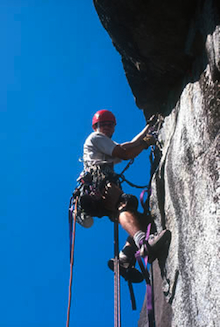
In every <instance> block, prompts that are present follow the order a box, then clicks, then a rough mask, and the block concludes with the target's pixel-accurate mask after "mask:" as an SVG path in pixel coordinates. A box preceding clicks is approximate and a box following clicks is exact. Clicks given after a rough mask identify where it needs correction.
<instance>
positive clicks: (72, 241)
mask: <svg viewBox="0 0 220 327" xmlns="http://www.w3.org/2000/svg"><path fill="white" fill-rule="evenodd" d="M77 201H78V198H76V201H75V210H74V219H73V221H72V212H73V207H71V208H70V209H69V224H70V233H71V237H70V245H71V254H70V280H69V299H68V309H67V321H66V327H69V323H70V307H71V298H72V280H73V264H74V247H75V236H76V215H77Z"/></svg>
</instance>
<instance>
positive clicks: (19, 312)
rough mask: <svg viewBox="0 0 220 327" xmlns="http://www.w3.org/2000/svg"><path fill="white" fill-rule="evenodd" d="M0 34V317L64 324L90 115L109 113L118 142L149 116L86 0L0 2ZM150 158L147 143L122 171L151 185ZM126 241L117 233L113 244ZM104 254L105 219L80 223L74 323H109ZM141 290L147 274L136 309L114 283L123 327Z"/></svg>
mask: <svg viewBox="0 0 220 327" xmlns="http://www.w3.org/2000/svg"><path fill="white" fill-rule="evenodd" d="M0 42H1V53H0V71H1V74H0V90H1V91H0V92H1V96H0V115H1V118H0V143H1V153H2V157H1V170H0V177H1V188H0V192H1V193H0V196H1V207H0V217H1V219H0V233H1V247H0V249H1V250H0V251H1V279H0V288H1V300H0V301H1V303H0V306H1V315H0V326H1V327H9V326H10V327H18V326H22V327H26V326H29V327H30V326H34V327H35V326H36V327H38V326H39V327H40V326H42V327H43V326H47V327H50V326H53V327H58V326H65V323H66V311H67V300H68V283H69V239H68V203H69V198H70V196H71V193H72V191H73V190H74V188H75V185H76V182H75V181H76V178H77V177H78V175H79V173H80V172H81V170H82V163H80V162H79V161H78V159H79V158H80V157H81V156H82V146H83V143H84V141H85V138H86V137H87V135H88V134H89V133H90V132H91V131H92V130H91V119H92V116H93V114H94V113H95V112H96V111H97V110H99V109H104V108H105V109H110V110H112V111H113V112H114V114H115V115H116V117H117V128H116V132H115V135H114V140H116V141H117V142H119V143H120V142H124V141H128V140H130V139H131V138H132V137H133V136H135V135H136V134H137V133H138V132H139V131H140V130H141V129H142V128H143V127H144V126H145V120H144V116H143V114H142V112H141V110H139V109H138V108H137V107H136V105H135V101H134V98H133V95H132V93H131V91H130V88H129V86H128V83H127V81H126V78H125V74H124V71H123V68H122V64H121V59H120V55H119V54H118V53H117V52H116V50H115V49H114V47H113V45H112V43H111V40H110V38H109V36H108V34H107V33H106V31H105V30H104V28H103V27H102V25H101V23H100V21H99V19H98V15H97V14H96V12H95V9H94V7H93V3H92V1H88V0H81V1H75V0H72V1H70V0H62V1H61V0H59V1H58V0H53V1H52V0H35V1H34V0H1V1H0ZM148 157H149V152H148V151H145V152H143V153H142V154H141V155H140V156H139V157H138V158H137V159H136V160H135V163H134V164H133V166H132V167H131V168H130V169H129V171H128V172H127V174H126V177H127V178H128V179H130V180H131V181H133V182H136V183H137V184H138V183H139V184H147V182H148V178H149V160H148ZM125 164H126V163H125V162H124V163H123V164H120V165H119V167H118V168H116V170H117V171H121V170H122V169H123V167H124V166H125ZM124 190H125V191H126V192H127V193H134V194H136V195H137V196H139V191H137V190H136V189H132V188H130V187H128V186H127V185H125V184H124ZM125 238H126V233H125V232H123V231H121V230H120V243H121V245H122V244H123V242H124V240H125ZM112 255H113V224H112V223H111V222H110V221H109V220H108V219H107V218H103V219H97V218H96V220H95V224H94V226H93V227H92V228H91V229H88V230H87V229H84V228H82V227H81V226H77V230H76V247H75V265H74V274H73V296H72V308H71V323H70V326H76V327H84V326H86V327H87V326H91V327H93V326H96V327H99V326H100V327H101V326H103V325H104V326H106V327H110V326H113V273H112V272H111V271H109V270H108V268H107V261H108V259H109V258H111V257H112ZM144 293H145V284H144V283H142V284H139V285H135V294H136V300H137V307H138V308H137V311H136V312H132V310H131V306H130V302H129V294H128V288H127V285H126V283H125V282H124V280H122V325H124V326H125V325H126V326H136V325H137V320H138V317H139V312H140V310H141V307H142V303H143V299H144Z"/></svg>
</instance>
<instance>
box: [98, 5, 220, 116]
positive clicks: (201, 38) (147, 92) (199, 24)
mask: <svg viewBox="0 0 220 327" xmlns="http://www.w3.org/2000/svg"><path fill="white" fill-rule="evenodd" d="M94 5H95V8H96V10H97V13H98V15H99V18H100V20H101V22H102V24H103V26H104V28H105V29H106V30H107V32H108V33H109V35H110V37H111V39H112V42H113V44H114V46H115V47H116V49H117V50H118V51H119V53H120V54H121V57H122V63H123V66H124V70H125V73H126V77H127V80H128V83H129V85H130V87H131V90H132V92H133V94H134V96H135V99H136V103H137V106H138V107H139V108H141V109H143V110H144V112H145V115H146V117H149V116H151V115H152V114H153V113H155V111H156V112H161V113H166V112H167V111H169V110H171V108H170V107H169V108H168V103H169V105H170V101H171V99H170V95H169V93H170V90H171V89H173V92H172V101H173V105H174V104H175V102H176V101H177V100H178V98H179V95H180V94H181V91H182V89H183V88H184V85H183V84H182V82H183V77H184V76H185V75H186V73H190V72H191V69H192V65H193V63H194V61H195V60H196V59H198V56H199V55H200V54H201V50H202V49H203V48H204V45H205V43H206V36H207V34H212V33H213V31H214V29H215V23H214V22H215V21H216V19H218V18H217V17H213V16H214V15H215V11H213V9H212V8H208V9H207V10H209V14H210V15H209V16H208V20H207V22H206V23H205V24H206V26H205V28H206V33H205V35H204V19H203V18H204V17H203V16H204V11H203V10H204V6H206V3H205V2H204V1H198V0H197V1H196V0H194V1H192V0H167V1H162V0H154V1H152V0H151V1H150V0H135V1H134V0H111V1H109V0H94ZM214 5H215V6H216V8H217V7H218V6H219V4H218V1H217V0H216V4H214ZM196 15H197V20H196V21H195V20H194V18H195V16H196ZM213 42H215V41H214V40H213ZM187 43H188V44H187ZM211 49H213V46H211ZM211 49H210V51H209V53H206V54H204V53H203V55H205V57H207V56H209V57H210V56H213V55H214V54H213V53H212V50H211ZM217 56H218V55H217ZM213 59H214V58H213ZM212 62H213V70H214V71H215V73H214V74H216V75H218V76H219V60H217V62H215V60H212ZM206 63H207V58H204V60H203V63H202V65H201V66H200V72H198V73H201V72H202V71H203V70H204V68H205V66H206ZM215 65H217V66H218V70H215ZM217 71H218V73H217ZM189 78H191V79H194V78H195V76H192V75H191V74H189Z"/></svg>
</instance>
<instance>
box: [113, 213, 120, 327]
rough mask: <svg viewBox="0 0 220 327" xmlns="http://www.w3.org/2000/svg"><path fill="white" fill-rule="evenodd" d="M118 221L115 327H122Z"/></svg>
mask: <svg viewBox="0 0 220 327" xmlns="http://www.w3.org/2000/svg"><path fill="white" fill-rule="evenodd" d="M118 243H119V242H118V219H115V221H114V327H121V294H120V293H121V292H120V273H119V244H118Z"/></svg>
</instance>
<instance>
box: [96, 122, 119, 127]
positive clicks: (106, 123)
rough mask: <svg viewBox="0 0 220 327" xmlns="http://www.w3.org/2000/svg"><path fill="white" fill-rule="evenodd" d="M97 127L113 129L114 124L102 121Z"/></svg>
mask: <svg viewBox="0 0 220 327" xmlns="http://www.w3.org/2000/svg"><path fill="white" fill-rule="evenodd" d="M98 126H99V127H105V126H107V127H114V126H115V123H113V122H111V121H103V122H101V123H99V124H98Z"/></svg>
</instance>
